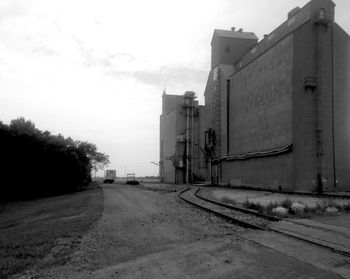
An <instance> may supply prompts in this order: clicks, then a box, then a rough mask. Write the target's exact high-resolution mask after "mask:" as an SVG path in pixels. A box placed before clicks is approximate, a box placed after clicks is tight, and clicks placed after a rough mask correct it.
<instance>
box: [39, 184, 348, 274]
mask: <svg viewBox="0 0 350 279" xmlns="http://www.w3.org/2000/svg"><path fill="white" fill-rule="evenodd" d="M102 187H103V192H104V212H103V216H102V218H101V219H100V220H99V222H98V223H97V224H96V226H95V227H94V228H93V229H92V230H91V231H90V232H89V233H88V234H87V235H86V236H85V237H84V238H83V239H82V244H81V249H80V250H79V251H77V252H76V253H75V254H74V256H73V258H72V260H71V261H70V262H69V263H68V264H66V265H64V266H58V267H56V268H54V269H49V270H41V271H38V272H37V274H36V277H38V278H152V279H153V278H341V277H340V276H339V275H336V274H334V273H332V272H330V271H327V270H324V269H322V268H319V267H316V266H315V265H312V264H310V263H306V262H304V261H302V260H298V259H297V258H296V257H294V256H287V255H284V254H282V253H280V252H278V251H276V249H275V250H274V249H271V248H268V247H264V246H261V245H257V244H255V243H253V242H250V241H247V240H244V239H242V238H240V236H239V234H244V233H246V230H243V229H241V228H237V227H236V226H234V225H230V224H228V223H226V222H225V221H221V220H220V219H217V218H216V217H212V216H211V215H208V214H207V213H203V212H202V211H198V210H197V209H194V208H192V207H191V206H190V205H187V204H185V203H184V202H182V201H180V200H179V199H178V197H177V193H175V192H168V191H166V190H159V191H158V190H157V191H155V190H150V189H145V188H144V187H138V186H125V185H109V186H107V185H103V186H102ZM235 231H238V232H239V234H237V233H235ZM247 233H248V234H252V233H254V232H251V231H250V232H248V231H247Z"/></svg>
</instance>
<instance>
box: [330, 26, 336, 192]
mask: <svg viewBox="0 0 350 279" xmlns="http://www.w3.org/2000/svg"><path fill="white" fill-rule="evenodd" d="M333 27H334V23H333V22H332V25H331V40H332V46H331V47H332V135H333V139H332V142H333V180H334V182H333V183H334V188H335V190H337V175H336V165H335V142H334V33H333Z"/></svg>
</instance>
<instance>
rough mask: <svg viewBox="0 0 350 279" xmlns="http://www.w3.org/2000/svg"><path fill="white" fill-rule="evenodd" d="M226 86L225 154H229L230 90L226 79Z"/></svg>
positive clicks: (228, 81)
mask: <svg viewBox="0 0 350 279" xmlns="http://www.w3.org/2000/svg"><path fill="white" fill-rule="evenodd" d="M226 82H227V84H226V86H227V88H226V155H227V156H228V155H230V90H231V88H230V87H231V84H230V83H231V82H230V80H229V79H228V80H227V81H226Z"/></svg>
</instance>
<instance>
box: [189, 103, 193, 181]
mask: <svg viewBox="0 0 350 279" xmlns="http://www.w3.org/2000/svg"><path fill="white" fill-rule="evenodd" d="M191 105H192V106H191V170H190V182H191V183H193V165H194V164H193V158H194V157H193V154H194V138H193V132H194V126H193V124H194V120H193V117H194V107H193V104H192V103H191Z"/></svg>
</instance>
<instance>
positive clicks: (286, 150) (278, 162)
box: [161, 0, 350, 191]
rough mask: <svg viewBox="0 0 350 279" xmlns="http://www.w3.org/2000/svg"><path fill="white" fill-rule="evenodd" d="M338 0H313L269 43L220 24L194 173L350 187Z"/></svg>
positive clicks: (347, 59)
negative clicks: (337, 12) (221, 28)
mask: <svg viewBox="0 0 350 279" xmlns="http://www.w3.org/2000/svg"><path fill="white" fill-rule="evenodd" d="M334 7H335V5H334V3H333V2H332V1H330V0H312V1H310V2H309V3H308V4H306V5H305V6H304V7H303V8H295V9H293V10H292V11H290V12H289V13H288V17H287V19H286V21H285V22H284V23H282V24H281V25H280V26H279V27H278V28H276V29H275V30H274V31H273V32H271V33H270V34H268V35H265V36H264V38H263V39H262V40H261V41H259V42H258V39H257V37H256V36H255V35H254V34H253V33H250V32H243V31H242V30H238V31H235V30H234V29H232V30H230V31H226V30H215V31H214V35H213V39H212V42H211V46H212V55H211V62H212V63H211V71H210V73H209V77H208V81H207V86H206V89H205V92H204V95H205V105H204V107H201V106H198V107H199V108H200V109H199V111H200V113H199V114H198V117H197V118H199V119H197V118H196V119H197V122H198V123H199V125H198V129H199V131H198V135H199V136H198V140H197V141H196V142H195V144H198V146H199V148H198V149H199V150H203V151H204V152H202V153H198V154H199V155H198V156H199V157H198V160H197V163H198V164H201V163H202V165H196V163H195V161H193V162H192V169H193V171H194V170H196V171H197V172H198V173H199V175H200V176H201V177H202V178H205V180H206V181H210V182H211V183H213V184H220V185H233V186H250V187H259V188H272V189H280V188H282V189H283V190H292V191H293V190H297V191H335V190H337V191H344V190H350V69H349V66H350V37H349V35H348V34H347V33H346V32H345V31H344V30H343V29H342V28H341V27H340V26H339V25H338V24H336V23H335V22H334ZM177 97H179V96H177ZM163 98H164V97H163ZM179 98H183V96H182V97H181V96H180V97H179ZM163 108H164V99H163ZM163 113H164V110H163ZM161 119H162V118H161ZM164 125H165V122H164V118H163V124H162V121H161V135H162V134H163V132H164V129H165V126H164ZM163 135H164V134H163ZM167 135H168V136H169V137H170V134H167ZM161 138H162V136H161ZM164 140H165V138H163V143H162V142H161V145H162V144H163V145H164V144H167V145H169V141H168V140H166V141H165V142H166V143H165V142H164ZM170 145H171V144H170ZM203 162H204V163H203ZM185 166H186V163H185ZM176 182H177V181H176Z"/></svg>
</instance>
